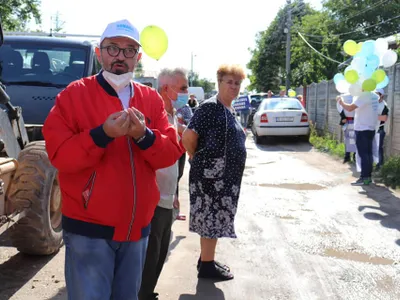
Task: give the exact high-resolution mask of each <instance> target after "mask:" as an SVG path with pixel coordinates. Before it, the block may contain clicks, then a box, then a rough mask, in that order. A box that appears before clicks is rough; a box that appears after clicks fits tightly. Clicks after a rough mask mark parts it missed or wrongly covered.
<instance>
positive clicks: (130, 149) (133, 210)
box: [126, 137, 137, 241]
mask: <svg viewBox="0 0 400 300" xmlns="http://www.w3.org/2000/svg"><path fill="white" fill-rule="evenodd" d="M127 140H128V146H129V156H130V161H131V170H132V179H133V180H132V181H133V208H132V218H131V222H130V224H129V230H128V236H127V237H126V240H127V241H129V238H130V236H131V231H132V226H133V222H134V221H135V213H136V200H137V199H136V197H137V193H136V191H137V189H136V172H135V162H134V160H133V150H132V145H131V138H130V137H127Z"/></svg>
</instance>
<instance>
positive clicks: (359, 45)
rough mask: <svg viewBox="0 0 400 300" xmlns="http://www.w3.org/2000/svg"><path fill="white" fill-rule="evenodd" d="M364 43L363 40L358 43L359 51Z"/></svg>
mask: <svg viewBox="0 0 400 300" xmlns="http://www.w3.org/2000/svg"><path fill="white" fill-rule="evenodd" d="M362 45H363V42H359V43H358V44H357V53H358V52H360V51H361V49H362Z"/></svg>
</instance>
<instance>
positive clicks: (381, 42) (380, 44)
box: [375, 38, 389, 56]
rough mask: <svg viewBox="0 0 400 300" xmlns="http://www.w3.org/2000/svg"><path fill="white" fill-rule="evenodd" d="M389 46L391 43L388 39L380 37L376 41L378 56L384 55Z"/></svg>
mask: <svg viewBox="0 0 400 300" xmlns="http://www.w3.org/2000/svg"><path fill="white" fill-rule="evenodd" d="M388 48H389V43H388V41H387V40H386V39H383V38H379V39H377V40H376V43H375V53H376V55H378V56H382V55H383V54H384V53H385V52H386V51H387V49H388Z"/></svg>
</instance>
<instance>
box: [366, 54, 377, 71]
mask: <svg viewBox="0 0 400 300" xmlns="http://www.w3.org/2000/svg"><path fill="white" fill-rule="evenodd" d="M379 63H380V59H379V56H378V55H375V54H372V55H369V56H368V57H367V67H368V68H371V69H373V70H376V68H378V67H379Z"/></svg>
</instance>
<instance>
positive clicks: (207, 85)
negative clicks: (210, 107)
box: [189, 72, 215, 93]
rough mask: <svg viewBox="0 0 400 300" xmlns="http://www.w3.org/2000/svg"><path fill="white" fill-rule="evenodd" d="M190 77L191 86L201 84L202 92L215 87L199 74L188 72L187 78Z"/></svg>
mask: <svg viewBox="0 0 400 300" xmlns="http://www.w3.org/2000/svg"><path fill="white" fill-rule="evenodd" d="M190 77H191V78H192V84H191V86H201V87H202V88H203V90H204V93H210V92H212V91H213V90H214V89H215V83H214V82H212V81H210V80H208V79H206V78H201V79H200V77H199V74H197V73H195V72H193V73H190V74H189V78H190Z"/></svg>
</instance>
